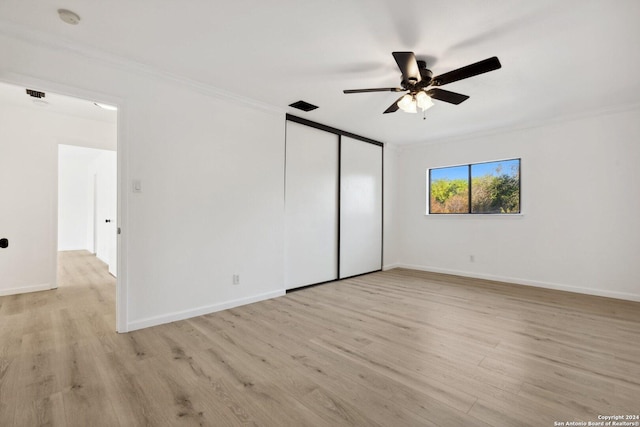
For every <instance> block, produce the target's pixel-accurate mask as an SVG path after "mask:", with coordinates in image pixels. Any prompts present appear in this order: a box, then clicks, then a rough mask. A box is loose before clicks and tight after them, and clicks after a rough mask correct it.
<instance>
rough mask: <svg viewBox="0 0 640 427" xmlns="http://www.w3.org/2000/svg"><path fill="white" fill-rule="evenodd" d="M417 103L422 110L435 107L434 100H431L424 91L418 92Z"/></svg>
mask: <svg viewBox="0 0 640 427" xmlns="http://www.w3.org/2000/svg"><path fill="white" fill-rule="evenodd" d="M416 103H417V104H418V107H420V109H421V110H422V111H426V110H428V109H429V108H431V107H433V101H432V100H431V97H430V96H429V95H427V94H426V93H425V92H424V91H420V92H418V93H417V94H416Z"/></svg>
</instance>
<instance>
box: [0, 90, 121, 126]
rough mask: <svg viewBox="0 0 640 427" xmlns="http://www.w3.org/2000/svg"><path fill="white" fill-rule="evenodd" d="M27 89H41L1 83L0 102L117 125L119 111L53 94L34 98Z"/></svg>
mask: <svg viewBox="0 0 640 427" xmlns="http://www.w3.org/2000/svg"><path fill="white" fill-rule="evenodd" d="M26 89H35V90H39V88H26V87H22V86H16V85H12V84H7V83H3V82H0V102H2V103H3V104H4V105H9V106H11V107H21V108H28V109H33V110H39V111H46V112H49V113H57V114H65V115H70V116H74V117H80V118H83V119H90V120H98V121H101V122H106V123H114V124H115V123H116V121H117V116H118V112H117V111H112V110H105V109H103V108H100V107H99V106H97V105H96V104H95V103H94V102H93V101H89V100H85V99H78V98H73V97H69V96H64V95H58V94H56V93H51V92H45V96H44V97H43V98H33V97H31V96H30V95H27V93H26Z"/></svg>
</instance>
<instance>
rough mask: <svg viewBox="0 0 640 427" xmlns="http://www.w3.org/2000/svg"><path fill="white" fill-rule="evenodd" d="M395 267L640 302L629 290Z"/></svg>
mask: <svg viewBox="0 0 640 427" xmlns="http://www.w3.org/2000/svg"><path fill="white" fill-rule="evenodd" d="M394 266H395V268H407V269H410V270H419V271H429V272H432V273H442V274H453V275H456V276H463V277H473V278H475V279H485V280H493V281H496V282H505V283H514V284H516V285H525V286H533V287H536V288H545V289H555V290H558V291H566V292H574V293H578V294H586V295H595V296H599V297H607V298H616V299H623V300H627V301H638V302H640V294H632V293H628V292H618V291H610V290H603V289H592V288H580V287H577V286H570V285H564V284H560V283H551V282H541V281H538V280H529V279H521V278H517V277H506V276H496V275H492V274H483V273H474V272H472V271H460V270H450V269H446V268H439V267H430V266H425V265H415V264H401V263H399V264H394Z"/></svg>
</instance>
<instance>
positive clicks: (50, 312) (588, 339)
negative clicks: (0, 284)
mask: <svg viewBox="0 0 640 427" xmlns="http://www.w3.org/2000/svg"><path fill="white" fill-rule="evenodd" d="M60 262H61V266H62V272H61V277H60V282H59V283H60V288H59V289H58V290H55V291H47V292H39V293H33V294H24V295H16V296H9V297H3V298H0V426H14V425H15V426H35V425H55V426H57V425H60V426H64V425H70V426H71V425H73V426H101V425H104V426H119V425H122V426H145V425H146V426H182V425H185V426H186V425H206V426H226V425H230V426H235V425H261V426H339V425H362V426H412V425H415V426H446V427H448V426H509V427H511V426H520V425H523V426H553V425H554V421H571V420H576V421H585V422H586V421H597V417H598V415H600V414H602V415H612V414H638V413H640V304H639V303H632V302H625V301H619V300H613V299H606V298H598V297H591V296H585V295H577V294H570V293H564V292H556V291H550V290H543V289H536V288H529V287H523V286H516V285H506V284H499V283H492V282H487V281H481V280H473V279H465V278H460V277H452V276H445V275H438V274H429V273H422V272H416V271H410V270H401V269H396V270H392V271H388V272H383V273H375V274H370V275H366V276H361V277H357V278H354V279H350V280H344V281H341V282H336V283H331V284H326V285H322V286H317V287H313V288H308V289H304V290H301V291H298V292H294V293H290V294H287V295H286V296H284V297H281V298H277V299H273V300H269V301H264V302H260V303H256V304H251V305H248V306H244V307H240V308H236V309H232V310H226V311H223V312H219V313H214V314H210V315H207V316H202V317H198V318H194V319H190V320H186V321H181V322H176V323H173V324H168V325H162V326H158V327H154V328H149V329H145V330H141V331H136V332H132V333H129V334H116V333H115V332H114V325H115V318H114V312H115V302H114V297H115V289H114V280H113V278H111V276H109V275H108V273H107V269H106V266H105V265H104V264H102V263H100V262H99V261H97V260H96V258H95V257H93V256H92V255H90V254H88V253H87V252H65V253H62V254H61V257H60Z"/></svg>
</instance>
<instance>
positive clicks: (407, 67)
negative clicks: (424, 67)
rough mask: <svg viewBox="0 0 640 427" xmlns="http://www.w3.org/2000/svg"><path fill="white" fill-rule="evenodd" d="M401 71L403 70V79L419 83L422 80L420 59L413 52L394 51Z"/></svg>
mask: <svg viewBox="0 0 640 427" xmlns="http://www.w3.org/2000/svg"><path fill="white" fill-rule="evenodd" d="M392 55H393V57H394V59H395V60H396V63H397V64H398V67H399V68H400V71H402V80H407V81H412V82H414V83H417V82H419V81H421V80H422V77H421V76H420V69H419V68H418V61H417V60H416V56H415V55H414V54H413V52H393V53H392Z"/></svg>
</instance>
